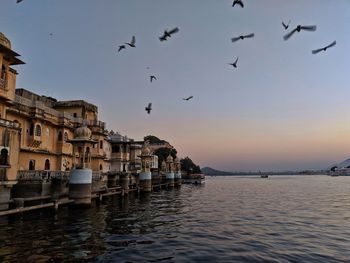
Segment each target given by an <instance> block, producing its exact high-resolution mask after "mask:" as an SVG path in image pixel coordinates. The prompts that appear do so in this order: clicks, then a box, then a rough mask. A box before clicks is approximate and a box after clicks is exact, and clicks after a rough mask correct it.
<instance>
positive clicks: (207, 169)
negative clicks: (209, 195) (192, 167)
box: [201, 167, 234, 175]
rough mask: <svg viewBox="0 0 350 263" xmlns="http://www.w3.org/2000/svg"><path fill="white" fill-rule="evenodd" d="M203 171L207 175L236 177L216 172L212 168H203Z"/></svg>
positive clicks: (229, 173)
mask: <svg viewBox="0 0 350 263" xmlns="http://www.w3.org/2000/svg"><path fill="white" fill-rule="evenodd" d="M201 171H202V173H204V174H205V175H234V173H231V172H224V171H219V170H215V169H213V168H210V167H204V168H201Z"/></svg>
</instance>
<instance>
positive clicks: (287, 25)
mask: <svg viewBox="0 0 350 263" xmlns="http://www.w3.org/2000/svg"><path fill="white" fill-rule="evenodd" d="M289 24H290V20H289V21H288V24H285V23H284V22H283V21H282V26H283V27H284V29H285V30H287V29H288V27H289Z"/></svg>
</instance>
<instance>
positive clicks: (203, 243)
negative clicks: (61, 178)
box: [0, 176, 350, 263]
mask: <svg viewBox="0 0 350 263" xmlns="http://www.w3.org/2000/svg"><path fill="white" fill-rule="evenodd" d="M0 261H1V262H86V261H89V262H298V263H299V262H350V177H327V176H270V177H269V178H268V179H262V178H259V177H219V176H218V177H207V180H206V184H205V186H189V185H183V186H182V188H181V189H178V190H169V191H167V190H161V191H157V192H153V193H151V194H150V195H148V196H142V195H141V196H137V195H136V194H135V195H131V196H130V197H128V198H124V199H122V198H119V197H114V198H110V199H108V200H106V201H104V202H103V203H102V204H100V205H99V206H95V205H94V206H93V207H92V208H90V209H86V210H79V209H68V208H62V209H60V210H59V212H58V214H57V215H54V214H53V213H52V212H50V211H47V210H46V211H42V212H33V213H26V214H24V215H23V216H22V217H20V216H15V217H8V218H7V217H2V218H0Z"/></svg>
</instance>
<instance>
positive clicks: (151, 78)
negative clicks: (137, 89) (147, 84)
mask: <svg viewBox="0 0 350 263" xmlns="http://www.w3.org/2000/svg"><path fill="white" fill-rule="evenodd" d="M149 78H150V81H151V82H152V81H153V80H157V78H156V76H153V75H152V76H149Z"/></svg>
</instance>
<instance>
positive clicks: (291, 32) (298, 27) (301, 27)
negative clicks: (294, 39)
mask: <svg viewBox="0 0 350 263" xmlns="http://www.w3.org/2000/svg"><path fill="white" fill-rule="evenodd" d="M301 30H305V31H316V26H301V25H298V26H297V27H296V28H294V29H293V30H292V31H290V32H289V33H288V34H286V35H285V36H284V37H283V39H284V40H288V39H289V38H290V37H291V36H292V35H293V34H294V33H295V32H300V31H301Z"/></svg>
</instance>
